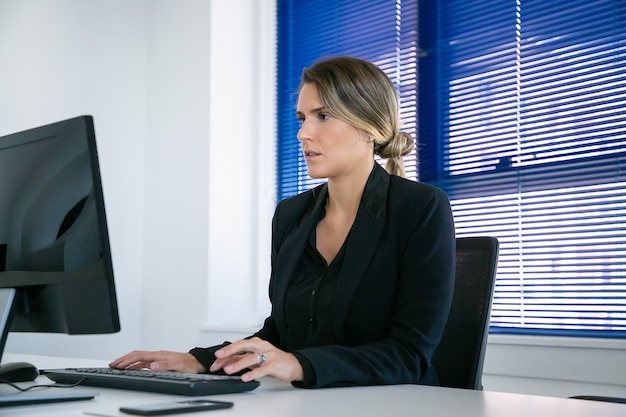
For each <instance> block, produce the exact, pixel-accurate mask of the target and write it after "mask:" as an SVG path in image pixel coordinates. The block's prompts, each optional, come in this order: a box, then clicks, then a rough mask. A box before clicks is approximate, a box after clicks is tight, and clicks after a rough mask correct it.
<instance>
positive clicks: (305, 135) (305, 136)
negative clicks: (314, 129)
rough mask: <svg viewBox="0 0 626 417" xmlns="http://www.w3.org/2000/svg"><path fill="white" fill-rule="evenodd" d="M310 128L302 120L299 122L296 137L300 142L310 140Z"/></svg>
mask: <svg viewBox="0 0 626 417" xmlns="http://www.w3.org/2000/svg"><path fill="white" fill-rule="evenodd" d="M310 130H311V129H310V128H309V124H308V123H307V122H306V121H305V120H303V121H302V122H301V123H300V129H298V134H297V135H296V137H297V138H298V140H299V141H300V142H302V141H305V140H310V139H311V132H310Z"/></svg>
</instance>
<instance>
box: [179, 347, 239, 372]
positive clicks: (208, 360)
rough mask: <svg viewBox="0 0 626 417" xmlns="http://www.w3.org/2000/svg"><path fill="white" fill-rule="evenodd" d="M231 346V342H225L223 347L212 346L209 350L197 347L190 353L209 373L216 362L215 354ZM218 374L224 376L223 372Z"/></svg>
mask: <svg viewBox="0 0 626 417" xmlns="http://www.w3.org/2000/svg"><path fill="white" fill-rule="evenodd" d="M229 344H230V342H224V343H222V344H221V345H216V346H211V347H208V348H201V347H195V348H193V349H191V350H190V351H189V353H190V354H191V356H193V357H194V358H196V360H197V361H198V362H200V364H201V365H202V366H204V369H205V373H209V369H210V368H211V365H212V364H213V362H215V352H217V351H218V350H219V349H221V348H223V347H224V346H226V345H229ZM216 373H217V374H223V372H222V371H220V372H216Z"/></svg>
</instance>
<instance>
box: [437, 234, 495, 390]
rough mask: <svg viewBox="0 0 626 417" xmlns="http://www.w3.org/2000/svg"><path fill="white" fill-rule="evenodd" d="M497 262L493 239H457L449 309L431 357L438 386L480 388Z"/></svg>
mask: <svg viewBox="0 0 626 417" xmlns="http://www.w3.org/2000/svg"><path fill="white" fill-rule="evenodd" d="M497 263H498V240H497V239H496V238H493V237H463V238H457V239H456V283H455V288H454V296H453V298H452V307H451V309H450V316H449V318H448V323H447V324H446V328H445V330H444V333H443V338H442V339H441V342H440V344H439V346H438V347H437V350H436V351H435V355H434V356H433V364H434V365H435V368H436V370H437V374H438V376H439V385H441V386H444V387H453V388H468V389H477V390H480V389H482V372H483V362H484V356H485V348H486V345H487V334H488V333H489V315H490V312H491V301H492V298H493V289H494V285H495V276H496V267H497Z"/></svg>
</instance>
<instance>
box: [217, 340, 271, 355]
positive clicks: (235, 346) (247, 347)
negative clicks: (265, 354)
mask: <svg viewBox="0 0 626 417" xmlns="http://www.w3.org/2000/svg"><path fill="white" fill-rule="evenodd" d="M267 345H269V343H268V342H266V341H264V340H261V339H259V338H258V337H254V338H252V339H242V340H238V341H236V342H234V343H231V344H230V345H227V346H224V347H223V348H221V349H219V350H218V351H216V352H215V357H217V358H224V357H226V356H232V355H237V354H243V353H250V352H261V351H263V350H267V348H268V346H267Z"/></svg>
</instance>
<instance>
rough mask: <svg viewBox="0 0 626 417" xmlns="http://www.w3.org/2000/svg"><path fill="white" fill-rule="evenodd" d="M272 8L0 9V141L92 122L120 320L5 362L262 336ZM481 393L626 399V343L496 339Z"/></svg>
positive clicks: (231, 1) (27, 349) (126, 1)
mask: <svg viewBox="0 0 626 417" xmlns="http://www.w3.org/2000/svg"><path fill="white" fill-rule="evenodd" d="M273 3H274V2H273V0H212V1H207V0H132V1H131V0H108V1H106V2H104V1H85V0H54V1H51V0H0V135H4V134H7V133H11V132H15V131H18V130H22V129H26V128H30V127H34V126H37V125H41V124H46V123H50V122H53V121H56V120H61V119H65V118H69V117H73V116H76V115H80V114H92V115H93V116H94V118H95V124H96V135H97V139H98V145H99V153H100V163H101V170H102V177H103V182H104V193H105V201H106V209H107V214H108V220H109V229H110V236H111V245H112V251H113V260H114V268H115V274H116V285H117V291H118V297H119V306H120V314H121V320H122V331H121V332H120V333H119V334H115V335H101V336H80V337H78V336H66V335H38V334H11V335H10V336H9V340H8V346H7V350H8V351H9V352H15V353H33V354H44V355H55V356H70V357H88V358H98V359H111V358H113V357H116V356H117V355H119V354H122V353H125V352H127V351H129V350H131V349H137V348H141V349H161V348H163V349H174V350H186V349H188V348H190V347H193V346H195V345H210V344H214V343H219V342H221V341H222V340H233V339H236V338H238V337H242V336H246V335H248V334H249V333H250V332H251V331H252V330H253V329H254V328H255V327H256V325H257V324H258V323H257V322H258V317H259V312H260V311H266V310H267V301H266V286H267V276H268V265H267V262H268V254H266V253H265V251H264V250H260V249H259V248H261V247H262V246H263V245H267V244H268V239H269V226H270V218H271V214H272V207H273V198H274V197H273V196H274V190H273V178H274V167H273V164H272V163H271V160H272V157H273V154H274V147H273V146H274V138H275V133H274V130H273V129H274V128H273V125H274V113H273V109H274V98H273V74H274V56H275V52H274V40H273V24H274V9H273V8H274V4H273ZM238 161H239V162H243V164H239V165H237V166H236V168H235V164H237V162H238ZM235 190H237V191H236V192H235ZM484 385H485V388H486V389H489V390H501V391H513V392H525V393H533V394H544V395H558V396H567V395H575V394H581V393H591V394H600V395H622V396H623V395H625V394H624V393H625V392H626V342H625V341H585V340H582V341H581V340H576V339H550V338H523V337H521V338H519V337H518V338H511V337H498V336H490V338H489V344H488V349H487V357H486V362H485V376H484Z"/></svg>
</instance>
